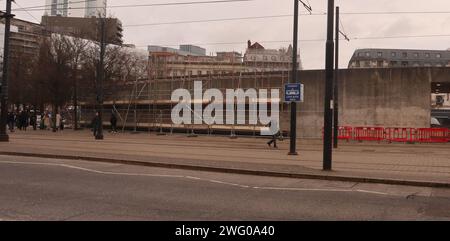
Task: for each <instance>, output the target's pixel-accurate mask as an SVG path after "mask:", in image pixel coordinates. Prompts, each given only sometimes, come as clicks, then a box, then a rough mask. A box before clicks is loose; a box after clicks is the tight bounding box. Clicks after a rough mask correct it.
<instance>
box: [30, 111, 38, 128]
mask: <svg viewBox="0 0 450 241" xmlns="http://www.w3.org/2000/svg"><path fill="white" fill-rule="evenodd" d="M36 125H37V116H36V113H33V114H32V115H31V116H30V126H32V127H33V130H36Z"/></svg>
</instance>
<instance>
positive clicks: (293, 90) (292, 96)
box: [284, 83, 304, 102]
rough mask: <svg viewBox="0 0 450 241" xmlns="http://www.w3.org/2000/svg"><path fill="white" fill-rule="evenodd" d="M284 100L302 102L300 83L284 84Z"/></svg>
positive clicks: (302, 90)
mask: <svg viewBox="0 0 450 241" xmlns="http://www.w3.org/2000/svg"><path fill="white" fill-rule="evenodd" d="M284 101H285V102H303V101H304V86H303V84H300V83H295V84H285V85H284Z"/></svg>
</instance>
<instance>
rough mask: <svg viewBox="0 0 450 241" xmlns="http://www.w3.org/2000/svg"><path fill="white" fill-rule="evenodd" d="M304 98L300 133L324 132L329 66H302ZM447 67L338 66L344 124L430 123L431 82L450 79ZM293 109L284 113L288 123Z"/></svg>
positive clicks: (407, 125)
mask: <svg viewBox="0 0 450 241" xmlns="http://www.w3.org/2000/svg"><path fill="white" fill-rule="evenodd" d="M299 77H300V81H301V82H302V83H304V85H305V103H302V104H300V106H299V115H298V127H297V128H298V135H299V136H300V137H320V134H321V129H322V127H323V110H324V88H325V86H324V81H325V72H324V71H323V70H318V71H301V72H300V73H299ZM448 77H450V71H449V69H448V68H408V69H405V68H397V69H345V70H341V71H340V72H339V81H340V85H339V93H340V100H339V108H340V113H339V118H340V124H339V125H340V126H381V127H429V126H430V101H431V100H430V92H431V82H433V81H434V82H448V81H450V78H448ZM288 122H289V114H288V113H285V114H284V118H283V123H284V127H283V128H286V129H288V128H289V125H288Z"/></svg>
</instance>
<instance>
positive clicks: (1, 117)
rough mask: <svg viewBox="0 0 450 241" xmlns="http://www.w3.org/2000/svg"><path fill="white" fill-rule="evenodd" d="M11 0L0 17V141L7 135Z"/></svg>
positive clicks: (7, 0) (7, 139)
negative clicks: (1, 29)
mask: <svg viewBox="0 0 450 241" xmlns="http://www.w3.org/2000/svg"><path fill="white" fill-rule="evenodd" d="M11 2H12V0H6V13H3V15H2V16H1V18H4V19H5V41H4V43H5V46H4V49H3V76H2V83H1V86H0V87H1V88H0V95H1V96H0V98H1V100H0V105H1V113H0V142H8V141H9V136H8V134H7V133H6V122H7V118H8V82H9V71H8V70H9V35H10V32H11V18H13V17H14V15H12V14H11Z"/></svg>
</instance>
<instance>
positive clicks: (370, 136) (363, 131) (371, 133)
mask: <svg viewBox="0 0 450 241" xmlns="http://www.w3.org/2000/svg"><path fill="white" fill-rule="evenodd" d="M354 139H355V140H357V141H378V142H380V141H382V140H384V128H383V127H355V129H354Z"/></svg>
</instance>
